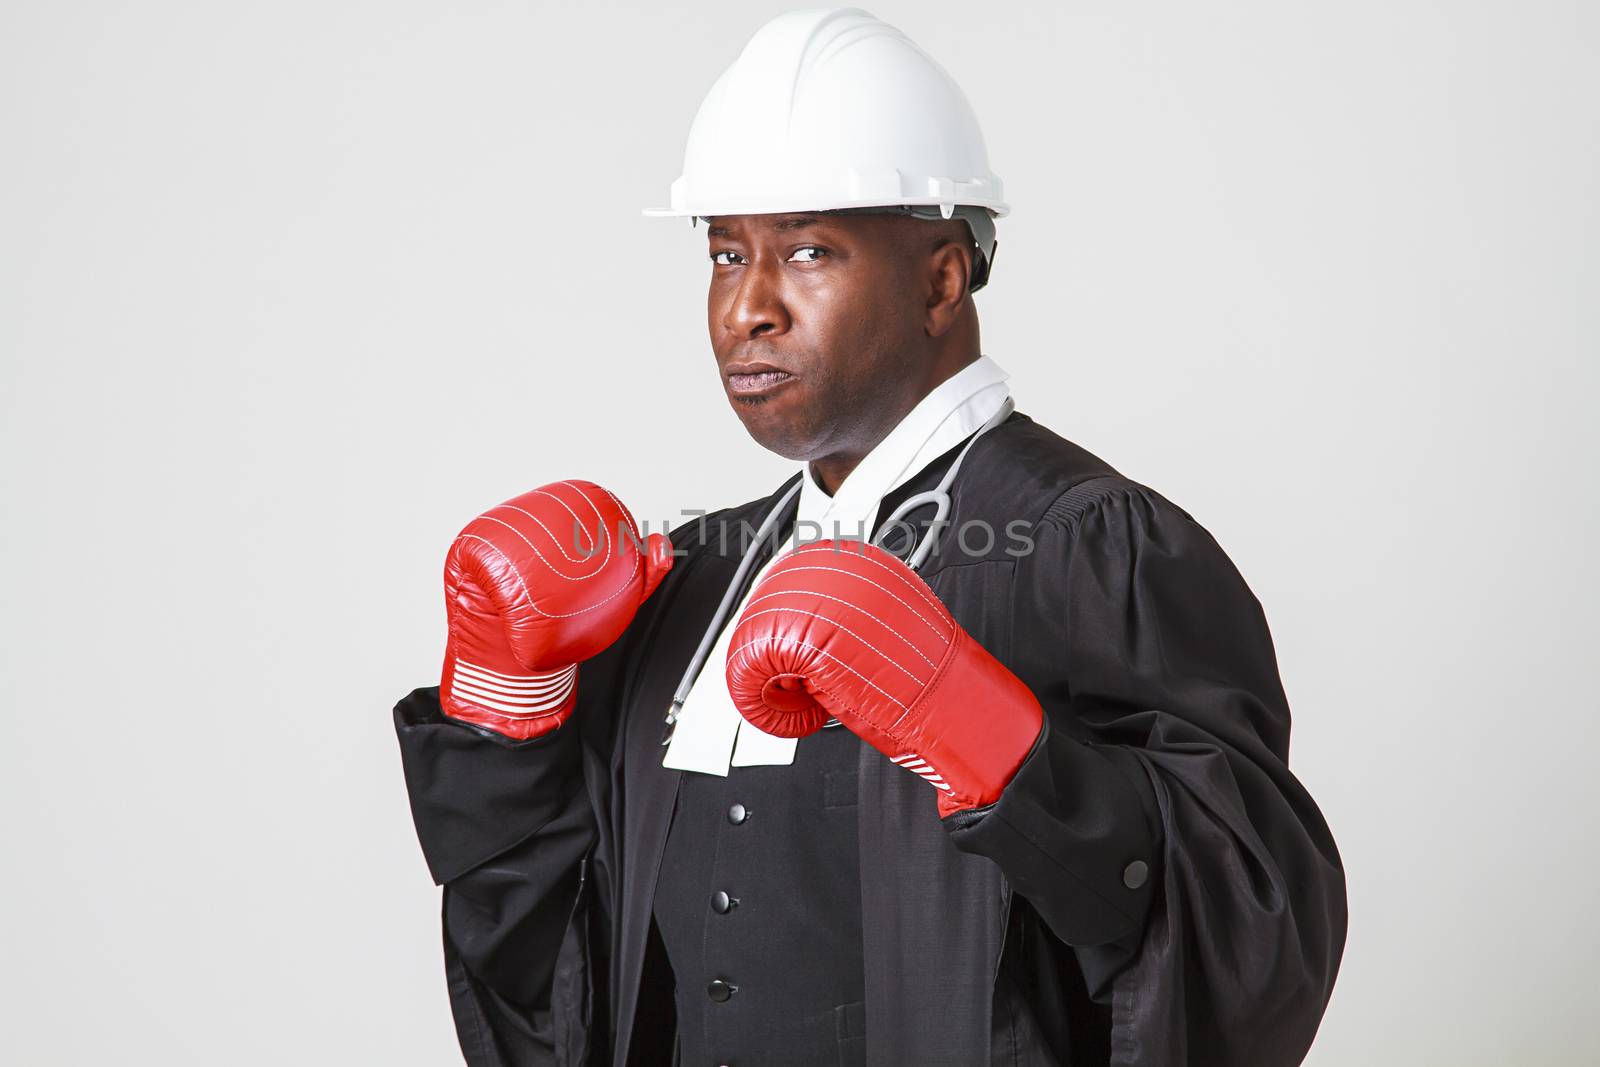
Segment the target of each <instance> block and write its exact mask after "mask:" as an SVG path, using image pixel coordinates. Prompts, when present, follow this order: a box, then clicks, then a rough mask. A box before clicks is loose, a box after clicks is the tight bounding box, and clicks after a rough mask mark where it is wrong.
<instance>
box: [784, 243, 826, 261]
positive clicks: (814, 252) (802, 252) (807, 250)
mask: <svg viewBox="0 0 1600 1067" xmlns="http://www.w3.org/2000/svg"><path fill="white" fill-rule="evenodd" d="M827 254H828V253H827V251H826V250H825V249H821V248H818V247H817V246H816V245H806V246H805V247H804V248H797V249H795V250H794V255H792V256H790V257H789V258H790V260H795V259H798V260H799V261H800V262H801V263H815V262H816V261H817V260H819V259H821V258H822V257H823V256H825V255H827Z"/></svg>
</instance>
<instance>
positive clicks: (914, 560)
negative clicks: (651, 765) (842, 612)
mask: <svg viewBox="0 0 1600 1067" xmlns="http://www.w3.org/2000/svg"><path fill="white" fill-rule="evenodd" d="M1016 407H1017V406H1016V404H1014V403H1012V400H1011V398H1010V397H1009V396H1008V397H1006V399H1005V401H1004V402H1003V403H1002V404H1001V405H1000V410H999V411H996V412H995V413H994V414H993V415H991V416H989V418H988V419H987V420H985V421H984V424H983V425H982V426H979V427H978V430H977V432H976V433H974V434H973V435H972V436H971V437H969V438H967V443H966V445H965V446H963V447H962V449H961V451H960V452H958V453H956V458H955V462H954V463H952V464H950V469H949V470H947V471H945V472H944V477H943V478H940V479H939V484H938V485H936V486H934V487H933V488H932V489H929V490H927V491H926V492H922V493H914V494H912V495H911V496H909V497H907V498H906V499H905V500H903V501H901V502H900V506H899V507H897V508H895V509H894V510H893V511H891V512H890V513H889V517H888V518H887V519H884V520H883V523H882V525H881V526H879V528H878V535H877V537H874V538H873V539H872V544H874V545H877V547H879V548H883V547H884V546H883V545H882V544H880V543H879V542H880V540H881V539H882V538H883V536H884V534H886V533H889V532H890V531H892V530H894V529H896V528H897V527H902V526H904V527H907V528H910V526H909V524H908V523H906V522H905V517H906V516H907V515H909V514H911V513H912V512H913V511H916V510H918V509H919V508H925V507H927V506H928V505H930V504H932V505H933V522H932V523H931V524H929V527H928V532H927V533H925V534H923V535H922V539H921V541H917V540H916V533H915V530H914V529H913V530H912V549H911V554H910V555H909V556H905V557H902V558H903V559H904V560H905V564H906V566H908V567H910V568H911V569H912V570H916V569H918V568H919V567H921V566H922V564H923V563H924V562H925V561H926V560H927V558H928V554H929V553H931V552H932V551H933V546H934V544H935V538H936V537H937V536H938V532H939V530H940V529H941V528H942V527H943V526H944V523H945V520H946V519H948V518H949V516H950V487H951V486H952V485H954V484H955V481H956V475H957V474H958V473H960V471H961V464H962V462H963V461H965V460H966V458H967V453H968V452H971V451H972V446H973V445H975V444H977V443H978V438H980V437H982V436H983V435H984V434H986V433H988V432H989V431H990V430H992V429H994V428H995V427H996V426H999V425H1000V424H1001V423H1002V422H1005V421H1006V419H1008V418H1009V417H1010V416H1011V413H1012V412H1013V411H1015V410H1016ZM804 478H805V475H803V474H802V475H801V477H800V479H797V480H796V481H795V483H794V485H792V486H790V487H789V491H788V492H786V493H784V494H783V497H782V499H780V500H779V501H778V503H777V504H776V505H774V506H773V508H772V510H771V511H769V512H767V516H766V518H764V519H762V520H761V526H760V527H759V528H758V529H757V530H756V535H755V538H754V539H753V540H752V541H751V542H750V547H749V548H747V549H745V553H744V556H743V558H741V559H740V560H739V569H738V570H736V571H734V573H733V581H731V582H729V583H728V588H727V590H726V591H724V592H723V594H722V600H721V602H719V603H718V604H717V610H716V614H714V615H712V616H711V623H710V625H708V626H707V627H706V632H705V633H704V634H702V635H701V637H700V644H699V646H698V647H697V648H696V649H695V650H694V655H693V656H692V657H690V659H689V666H688V667H686V668H685V669H684V672H683V679H682V680H681V681H680V682H678V688H677V690H676V691H675V692H674V693H673V694H672V704H671V706H670V707H668V708H667V731H666V736H665V737H663V738H662V739H661V743H662V744H663V745H665V744H667V743H668V742H669V741H671V740H672V731H673V728H674V727H675V726H676V725H677V722H678V712H680V711H682V710H683V705H684V702H685V701H687V700H688V699H689V690H690V689H692V688H694V682H695V679H696V678H698V677H699V676H700V671H701V669H702V668H703V667H704V666H705V664H706V658H707V657H709V656H710V655H711V648H712V646H713V645H715V644H716V643H717V638H718V637H719V636H720V635H721V634H722V627H723V626H724V625H725V624H726V623H727V621H728V613H729V612H731V611H732V610H733V605H734V602H735V601H736V600H738V599H739V594H740V592H742V591H743V589H744V580H745V578H746V577H748V576H749V574H750V569H751V568H752V567H754V566H755V562H756V557H757V556H759V555H760V554H761V546H762V545H764V544H766V542H767V538H768V537H770V536H771V535H772V531H773V530H774V529H775V528H776V527H777V525H778V521H779V520H780V519H781V518H782V517H783V513H784V510H785V509H786V508H788V506H789V504H790V502H791V501H793V500H794V498H795V496H796V494H798V493H799V492H800V486H801V484H802V482H803V479H804ZM885 551H887V549H885ZM896 555H898V553H896ZM828 725H829V726H834V725H837V720H833V721H830V722H829V723H828Z"/></svg>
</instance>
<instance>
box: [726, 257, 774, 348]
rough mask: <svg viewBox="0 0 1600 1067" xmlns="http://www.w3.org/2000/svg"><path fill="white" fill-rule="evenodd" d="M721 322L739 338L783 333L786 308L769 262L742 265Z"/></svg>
mask: <svg viewBox="0 0 1600 1067" xmlns="http://www.w3.org/2000/svg"><path fill="white" fill-rule="evenodd" d="M722 325H723V328H724V329H726V330H727V331H728V332H729V333H731V334H733V335H734V336H735V337H738V338H741V339H748V338H751V337H765V336H767V335H768V334H774V333H783V332H784V331H786V330H787V329H788V328H789V312H788V309H786V308H785V307H784V306H783V299H782V297H781V295H780V294H779V291H778V285H777V279H776V278H775V277H774V276H773V267H772V265H771V264H767V265H764V266H757V265H756V264H754V263H752V264H750V265H749V266H748V267H746V268H745V269H744V271H743V272H742V273H741V276H740V279H739V289H738V291H737V292H736V293H734V296H733V300H732V302H731V303H729V305H728V310H727V312H726V313H725V314H724V315H723V317H722Z"/></svg>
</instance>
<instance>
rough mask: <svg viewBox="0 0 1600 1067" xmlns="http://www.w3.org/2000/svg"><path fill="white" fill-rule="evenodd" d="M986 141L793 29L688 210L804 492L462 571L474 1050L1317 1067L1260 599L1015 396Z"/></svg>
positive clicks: (948, 97)
mask: <svg viewBox="0 0 1600 1067" xmlns="http://www.w3.org/2000/svg"><path fill="white" fill-rule="evenodd" d="M985 157H986V154H985V150H984V147H983V144H982V139H981V136H980V135H979V133H978V129H977V124H976V121H975V120H974V119H973V118H972V114H971V111H970V109H969V108H968V107H967V105H966V101H965V99H964V98H963V97H962V96H961V93H960V90H959V89H958V88H957V87H956V86H955V84H954V82H953V81H952V80H951V79H950V78H949V76H948V75H947V74H945V73H944V72H943V71H942V70H941V69H939V68H938V67H937V65H936V64H934V63H933V61H932V60H930V59H928V58H927V57H926V56H925V55H924V54H923V53H921V52H920V51H918V50H917V49H916V48H915V46H914V45H912V44H911V43H910V42H909V41H908V40H906V38H905V37H904V36H903V35H901V34H899V33H898V31H895V30H894V29H892V28H891V27H888V26H886V25H884V24H883V23H881V22H879V21H877V20H876V19H873V18H872V17H871V16H869V15H866V14H865V13H863V12H859V11H853V10H838V11H826V12H816V11H812V12H798V13H794V14H791V15H785V16H782V17H780V18H779V19H777V20H775V21H774V22H772V23H769V24H768V25H767V26H766V27H764V28H763V29H762V30H761V31H760V32H759V33H758V34H757V35H756V37H755V38H754V39H753V40H752V41H751V43H750V45H749V46H748V47H747V48H746V50H745V52H744V53H743V54H742V55H741V56H740V58H739V59H738V61H736V62H735V63H734V65H733V66H732V67H731V68H730V69H729V70H728V72H727V73H725V74H724V75H723V77H722V78H721V79H720V80H719V81H718V82H717V84H716V86H715V87H713V89H712V91H711V94H710V95H709V96H708V98H707V100H706V103H705V105H704V106H703V107H702V109H701V112H700V114H699V116H698V117H697V119H696V122H695V126H694V129H693V131H692V133H691V135H690V141H689V150H688V153H687V158H686V163H685V171H684V176H683V177H682V178H681V179H679V181H678V183H676V184H675V185H674V187H673V201H674V203H673V208H672V209H671V210H670V211H668V212H666V213H668V214H678V215H686V216H688V217H690V218H694V219H703V220H704V221H705V222H706V224H707V235H708V239H709V252H710V256H711V259H712V263H713V266H712V268H711V269H712V278H711V285H710V293H709V300H708V327H709V330H710V334H711V341H712V347H713V349H714V351H715V354H716V361H717V366H718V369H719V372H720V373H721V376H722V381H723V387H724V389H725V390H726V393H727V395H728V398H729V400H730V402H731V403H732V404H733V407H734V410H735V411H736V412H737V413H738V415H739V417H740V419H741V420H742V421H743V423H744V425H745V427H746V429H747V430H748V431H749V432H750V434H751V436H752V437H754V438H755V440H756V441H757V442H759V443H760V444H762V445H763V446H764V447H766V448H769V449H771V450H773V451H775V452H778V453H779V454H781V455H784V456H786V457H789V458H791V459H795V460H798V461H801V462H802V463H803V464H804V466H803V468H802V470H801V471H800V472H798V473H797V474H796V475H795V477H794V478H792V479H790V480H789V481H788V482H786V483H785V485H784V486H782V487H780V488H779V490H778V491H777V492H775V493H774V494H772V495H771V496H770V497H767V498H764V499H761V500H756V501H752V502H750V503H748V504H745V505H741V506H739V507H735V508H730V509H727V510H726V511H722V512H717V513H713V514H711V515H709V516H706V517H705V519H704V520H703V521H700V522H696V523H693V524H690V525H689V526H686V527H683V528H681V529H678V530H675V531H673V532H672V535H671V543H670V545H669V544H668V543H667V541H666V540H665V539H664V538H662V537H661V536H660V535H653V536H652V537H650V538H648V539H643V540H640V539H636V538H634V537H633V536H631V535H632V533H633V530H634V521H633V518H632V517H631V515H629V513H628V511H627V509H626V508H625V507H624V506H623V505H622V504H621V502H620V501H619V500H618V499H617V498H616V497H615V496H613V495H611V494H610V493H609V492H607V491H606V490H604V489H601V488H600V487H598V486H594V485H592V484H590V483H587V482H581V481H569V482H563V483H556V484H554V485H551V486H546V487H544V488H542V489H539V490H535V491H533V492H530V493H526V494H524V495H523V496H521V497H518V498H516V499H514V500H512V501H509V502H508V503H507V504H505V505H502V506H500V507H498V508H494V509H491V510H490V511H489V512H486V513H485V514H484V515H483V516H481V517H480V518H479V519H477V520H474V522H473V523H471V524H469V525H468V526H467V527H466V529H464V530H463V532H462V534H461V536H460V537H458V538H457V540H456V542H455V544H454V545H453V546H452V547H451V550H450V554H449V557H448V560H447V564H446V599H447V611H448V619H449V627H450V632H449V640H448V644H447V649H446V659H445V669H444V675H443V679H442V683H441V685H440V687H438V688H427V689H419V690H417V691H415V692H413V693H412V694H411V695H410V696H408V697H406V698H405V699H404V700H402V701H401V703H400V704H399V705H398V707H397V708H396V725H397V729H398V732H399V738H400V744H401V751H402V755H403V759H404V764H405V769H406V776H407V782H408V786H409V790H410V794H411V800H412V806H413V812H414V815H415V819H416V823H417V828H418V833H419V836H420V838H421V841H422V845H423V850H424V852H425V854H426V856H427V859H428V862H429V866H430V869H431V871H432V873H433V875H434V877H435V879H436V880H437V881H438V882H439V883H441V884H442V885H443V886H444V935H445V957H446V967H447V973H448V978H449V988H450V996H451V1001H452V1006H453V1009H454V1012H455V1017H456V1022H457V1027H458V1032H459V1035H460V1039H461V1046H462V1050H463V1053H464V1054H465V1056H466V1059H467V1061H468V1062H469V1063H471V1064H474V1065H524V1064H547V1063H558V1064H577V1063H594V1064H601V1063H612V1064H617V1065H622V1064H630V1063H631V1064H650V1065H653V1064H668V1063H679V1062H681V1063H685V1064H819V1063H844V1064H862V1063H870V1064H952V1065H972V1064H1000V1063H1006V1064H1029V1065H1045V1064H1054V1065H1068V1064H1072V1065H1081V1064H1108V1063H1114V1064H1134V1063H1140V1064H1184V1063H1190V1064H1248V1065H1272V1064H1291V1063H1297V1062H1299V1061H1300V1059H1301V1058H1302V1056H1303V1055H1304V1053H1305V1051H1306V1049H1307V1048H1308V1047H1309V1045H1310V1043H1311V1040H1312V1037H1313V1036H1314V1034H1315V1032H1316V1029H1317V1026H1318V1023H1319V1021H1320V1019H1321V1016H1322V1012H1323V1010H1324V1008H1325V1006H1326V1003H1327V999H1328V996H1329V994H1330V992H1331V989H1332V984H1333V981H1334V976H1335V973H1336V971H1337V968H1338V963H1339V959H1340V955H1341V952H1342V949H1343V944H1344V933H1345V901H1344V880H1343V873H1342V870H1341V867H1340V864H1339V857H1338V853H1337V850H1336V849H1335V846H1334V843H1333V840H1332V837H1331V835H1330V834H1329V832H1328V829H1327V827H1326V825H1325V824H1324V822H1323V820H1322V818H1321V816H1320V815H1319V813H1318V812H1317V809H1316V807H1315V805H1314V804H1313V803H1312V801H1311V798H1310V797H1309V796H1308V795H1307V794H1306V792H1305V790H1304V789H1303V788H1302V787H1301V786H1300V784H1299V783H1298V782H1297V781H1296V780H1295V778H1294V777H1293V775H1291V774H1290V772H1289V770H1288V768H1287V753H1288V742H1289V710H1288V707H1287V705H1286V702H1285V699H1284V695H1283V690H1282V687H1281V684H1280V682H1279V679H1278V675H1277V669H1276V664H1275V660H1274V655H1273V649H1272V643H1271V638H1270V636H1269V634H1268V632H1267V627H1266V623H1265V620H1264V618H1263V616H1262V613H1261V609H1260V606H1259V604H1258V603H1257V602H1256V600H1255V598H1254V597H1253V596H1252V594H1251V593H1250V591H1249V589H1248V588H1247V587H1246V585H1245V584H1244V582H1243V580H1242V579H1241V578H1240V577H1239V575H1238V573H1237V572H1236V571H1235V569H1234V568H1233V566H1232V564H1231V563H1230V562H1229V561H1228V559H1227V557H1226V556H1225V555H1224V554H1223V552H1222V550H1221V549H1220V548H1219V547H1218V546H1217V545H1216V543H1215V542H1214V541H1213V540H1212V539H1211V537H1210V536H1209V535H1208V534H1207V533H1206V532H1205V530H1203V529H1202V528H1201V527H1200V526H1199V525H1198V524H1196V523H1195V522H1194V521H1193V520H1192V519H1191V518H1190V517H1189V516H1188V515H1187V514H1186V513H1185V512H1183V511H1182V510H1181V509H1180V508H1178V507H1177V506H1175V505H1173V504H1172V503H1170V502H1169V501H1167V500H1166V499H1164V498H1163V497H1161V496H1160V495H1159V494H1157V493H1155V492H1154V491H1152V490H1150V489H1148V488H1146V487H1145V486H1142V485H1139V484H1138V483H1135V482H1133V481H1130V480H1129V479H1127V478H1124V477H1122V476H1121V475H1119V474H1118V473H1117V472H1116V471H1115V470H1114V469H1113V468H1111V467H1110V466H1109V465H1108V464H1106V463H1105V462H1104V461H1102V460H1100V459H1098V458H1096V457H1095V456H1092V455H1090V454H1089V453H1087V452H1085V451H1084V450H1083V449H1081V448H1078V447H1077V446H1075V445H1073V444H1071V443H1069V442H1067V441H1065V440H1063V439H1061V438H1060V437H1057V436H1056V435H1054V434H1052V433H1050V432H1049V431H1048V430H1046V429H1044V428H1043V427H1041V426H1039V425H1037V424H1036V423H1034V422H1033V421H1032V420H1030V419H1028V418H1027V417H1026V416H1025V415H1022V414H1021V413H1016V412H1013V411H1012V410H1011V404H1010V398H1009V390H1008V388H1007V386H1006V379H1005V375H1004V373H1003V372H1002V371H1000V370H999V368H998V367H997V366H996V365H995V363H994V362H993V361H992V360H989V359H988V358H986V357H984V356H983V355H982V354H981V345H980V338H979V328H978V316H977V310H976V306H975V304H974V301H973V292H974V291H976V290H977V289H978V288H980V287H981V286H982V285H983V284H984V283H985V282H986V281H987V279H988V275H989V272H990V270H991V269H992V267H993V261H994V247H995V243H994V228H993V223H992V220H993V218H995V217H997V216H999V215H1000V214H1002V213H1003V212H1004V211H1005V210H1006V208H1005V204H1004V202H1003V201H1002V200H1001V196H1000V184H999V181H998V180H997V179H996V178H995V177H994V176H993V174H992V173H990V172H989V169H988V165H987V161H986V158H985ZM941 512H947V513H944V514H941ZM823 534H826V535H827V537H826V538H825V539H823V540H817V538H818V537H819V536H821V535H823ZM868 541H877V542H881V543H882V545H883V546H884V547H881V548H880V547H876V546H875V545H873V544H868V543H866V542H868ZM779 542H785V544H784V545H783V547H782V548H780V545H779ZM790 546H798V547H794V548H793V550H788V551H786V550H783V549H784V548H789V547H790ZM664 719H665V720H666V721H665V722H664Z"/></svg>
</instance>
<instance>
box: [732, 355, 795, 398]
mask: <svg viewBox="0 0 1600 1067" xmlns="http://www.w3.org/2000/svg"><path fill="white" fill-rule="evenodd" d="M727 377H728V392H730V393H732V394H733V395H734V396H739V397H753V396H765V395H766V394H768V393H771V392H772V391H774V390H776V389H780V388H782V387H783V386H784V385H785V384H786V383H788V382H792V381H794V375H792V374H790V373H789V372H788V371H786V370H780V369H779V368H777V367H774V366H771V365H770V364H766V363H749V364H734V365H732V366H730V367H728V368H727Z"/></svg>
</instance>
